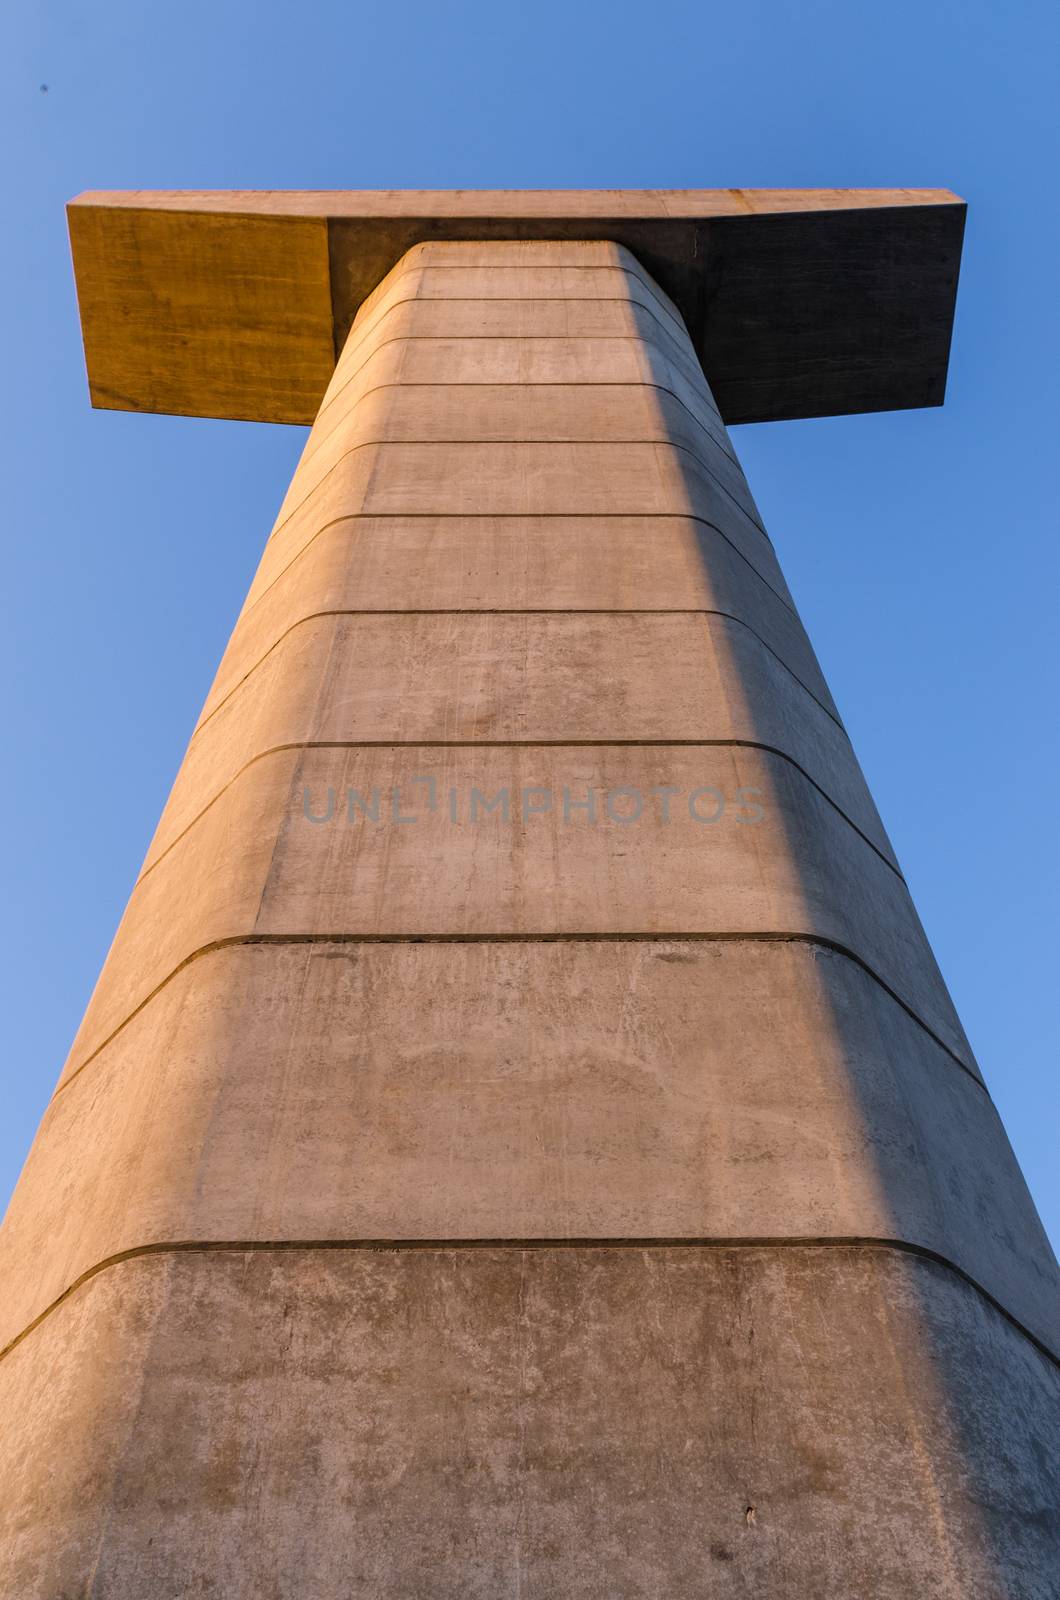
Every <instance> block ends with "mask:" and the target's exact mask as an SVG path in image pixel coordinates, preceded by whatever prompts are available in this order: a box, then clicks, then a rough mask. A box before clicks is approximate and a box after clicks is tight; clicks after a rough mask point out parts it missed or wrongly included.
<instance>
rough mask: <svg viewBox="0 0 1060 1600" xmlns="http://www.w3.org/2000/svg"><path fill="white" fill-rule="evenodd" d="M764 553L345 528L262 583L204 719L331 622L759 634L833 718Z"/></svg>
mask: <svg viewBox="0 0 1060 1600" xmlns="http://www.w3.org/2000/svg"><path fill="white" fill-rule="evenodd" d="M765 548H766V547H763V553H764V552H765ZM768 554H769V558H770V559H769V560H767V561H763V562H762V563H761V566H760V568H756V567H754V566H752V565H751V564H750V563H749V562H748V561H747V560H746V559H745V557H744V556H742V555H741V554H740V553H739V552H738V551H737V549H736V548H735V547H734V546H733V545H732V544H731V543H730V542H729V540H728V539H727V538H726V536H725V534H724V533H723V532H721V530H720V529H717V528H713V527H711V526H710V525H709V524H706V523H696V522H693V521H692V520H690V519H687V518H680V517H655V518H653V517H584V518H583V517H578V518H574V517H461V518H456V519H454V518H448V517H418V518H415V519H412V518H388V517H345V518H340V519H339V520H338V521H337V522H333V523H329V524H327V525H326V526H324V527H322V528H321V529H320V530H319V532H318V533H316V534H315V535H314V536H313V537H312V539H311V540H310V541H309V543H308V544H307V545H306V546H305V548H304V549H302V550H301V551H300V552H299V553H298V554H297V555H296V556H295V557H294V559H293V560H292V561H291V562H290V563H289V565H288V566H286V567H284V568H283V569H281V570H276V568H275V567H274V566H270V574H269V577H268V579H267V580H266V581H263V582H261V583H256V584H255V587H254V591H253V597H252V598H251V599H250V600H249V601H248V603H247V605H246V607H245V608H244V611H243V614H242V616H241V617H240V619H239V626H238V628H237V629H236V630H235V632H234V633H233V635H232V638H231V641H230V643H229V646H228V649H227V650H226V651H225V655H224V659H223V661H222V662H221V666H220V669H219V671H218V674H217V678H216V680H215V681H214V684H213V687H212V689H211V690H210V694H209V696H208V698H207V701H206V705H205V707H204V710H203V717H204V718H205V717H207V716H209V715H211V714H212V712H213V711H214V710H215V709H216V707H217V705H218V704H219V703H220V701H221V700H223V699H224V698H225V697H226V696H227V695H228V694H230V693H231V692H232V690H233V689H234V688H235V687H236V685H237V684H238V683H240V682H241V681H242V679H243V678H244V677H245V676H246V675H247V673H249V672H250V671H251V670H252V669H253V668H254V667H255V666H256V665H257V663H258V662H259V661H261V660H262V658H263V657H264V656H265V655H266V654H267V653H268V652H269V650H271V649H272V648H273V646H274V645H276V644H277V643H278V641H279V640H280V639H281V638H282V636H283V635H284V634H285V633H287V632H288V631H289V630H290V629H291V628H293V627H295V626H297V624H299V623H301V622H303V621H305V620H306V618H308V617H316V616H322V615H324V614H326V613H336V612H358V613H372V612H378V611H382V612H386V611H414V612H435V611H441V612H446V611H450V612H452V611H466V612H476V611H479V612H489V611H506V612H519V611H538V612H542V611H543V612H555V611H559V612H568V611H574V612H578V611H580V612H592V611H606V612H634V613H637V612H653V611H663V612H666V611H671V612H674V611H683V612H687V611H690V610H691V611H700V612H707V611H714V612H718V613H720V614H721V615H723V616H729V617H732V618H734V619H735V620H736V621H738V622H742V623H743V624H744V625H745V626H747V627H749V628H751V629H752V630H753V632H754V633H755V634H756V636H757V637H758V638H760V639H761V640H762V642H763V644H765V645H766V646H767V647H768V648H769V649H770V650H771V651H772V652H773V654H774V655H775V656H777V657H778V658H779V659H780V660H781V661H782V662H783V663H784V665H785V666H786V667H787V668H788V670H789V671H790V672H791V673H793V675H794V676H795V677H796V678H798V679H799V680H800V681H801V682H802V683H804V684H805V685H806V686H807V688H808V689H809V690H810V692H811V694H812V695H813V697H814V698H815V699H816V700H819V701H820V702H821V703H822V704H823V705H824V706H825V707H826V708H827V709H829V710H830V711H831V712H832V713H833V715H837V713H836V710H835V706H834V703H833V701H832V698H831V695H830V694H829V691H828V686H827V684H826V683H825V680H824V676H823V674H822V672H821V669H820V666H819V665H818V662H817V658H816V656H815V655H814V653H813V650H812V648H811V646H810V642H809V640H808V639H807V637H806V633H805V630H804V629H803V627H802V625H801V623H800V622H799V619H798V617H797V615H796V614H795V611H794V608H793V606H792V604H791V600H790V597H789V596H788V594H787V591H786V589H785V587H784V584H783V580H782V578H781V576H780V573H779V570H778V569H777V568H776V563H775V560H774V559H773V558H772V552H771V551H769V552H768Z"/></svg>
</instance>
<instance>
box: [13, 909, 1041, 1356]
mask: <svg viewBox="0 0 1060 1600" xmlns="http://www.w3.org/2000/svg"><path fill="white" fill-rule="evenodd" d="M752 1017H753V1018H756V1019H757V1020H756V1023H755V1025H754V1026H751V1025H749V1020H748V1019H749V1018H752ZM293 1042H296V1045H297V1048H293ZM163 1134H164V1136H162V1135H163ZM454 1234H455V1235H459V1236H460V1237H464V1238H472V1239H507V1238H513V1239H514V1238H522V1239H550V1238H551V1239H567V1238H594V1239H623V1238H635V1239H651V1238H664V1239H671V1238H715V1239H719V1238H721V1239H724V1238H743V1239H755V1238H781V1237H785V1236H787V1237H791V1238H803V1239H813V1238H818V1237H831V1238H869V1239H872V1238H876V1239H901V1240H906V1241H909V1242H911V1243H914V1244H917V1245H920V1246H922V1247H923V1248H925V1249H928V1250H932V1251H935V1252H936V1253H938V1254H940V1255H942V1256H945V1257H946V1258H948V1259H949V1260H952V1261H953V1262H954V1263H956V1264H957V1265H958V1266H959V1267H961V1268H962V1269H963V1270H964V1271H965V1272H967V1273H968V1274H969V1275H970V1276H971V1277H972V1278H974V1279H975V1280H976V1281H977V1282H979V1283H980V1284H982V1285H983V1287H984V1288H985V1289H986V1290H988V1292H989V1293H990V1294H992V1295H993V1296H994V1297H995V1298H996V1299H998V1300H1000V1301H1002V1302H1003V1303H1004V1304H1005V1305H1006V1306H1007V1307H1008V1309H1009V1310H1010V1311H1011V1313H1012V1314H1013V1315H1014V1316H1017V1317H1018V1318H1019V1319H1020V1321H1021V1322H1023V1323H1024V1324H1025V1325H1026V1326H1028V1327H1029V1328H1030V1329H1031V1330H1032V1331H1034V1332H1035V1333H1036V1334H1037V1336H1038V1337H1040V1338H1041V1339H1043V1340H1046V1341H1049V1340H1050V1339H1051V1338H1053V1337H1054V1334H1055V1329H1056V1326H1057V1323H1058V1321H1060V1315H1058V1312H1060V1297H1058V1292H1057V1283H1056V1276H1055V1274H1054V1273H1053V1272H1052V1271H1051V1259H1050V1255H1049V1249H1048V1245H1047V1244H1046V1242H1045V1239H1044V1237H1043V1234H1042V1230H1041V1227H1040V1224H1039V1223H1038V1220H1037V1217H1036V1216H1035V1214H1034V1210H1033V1207H1032V1206H1031V1204H1030V1202H1029V1200H1028V1197H1027V1193H1026V1188H1025V1186H1024V1183H1023V1179H1022V1177H1021V1175H1020V1173H1019V1170H1018V1168H1017V1166H1016V1163H1015V1160H1014V1159H1013V1156H1012V1153H1011V1151H1010V1149H1009V1147H1008V1144H1007V1141H1006V1139H1005V1136H1004V1132H1003V1130H1002V1128H1001V1124H1000V1122H999V1120H998V1117H997V1113H996V1111H995V1110H994V1108H993V1106H992V1104H991V1102H990V1100H989V1097H988V1096H987V1095H986V1093H985V1091H984V1090H983V1088H982V1087H981V1086H980V1085H979V1084H977V1083H976V1082H975V1081H974V1080H973V1079H972V1078H970V1077H969V1076H968V1075H967V1074H966V1073H964V1072H962V1071H961V1070H960V1069H959V1068H958V1067H957V1066H956V1065H955V1064H954V1062H953V1061H952V1060H951V1058H950V1057H949V1056H947V1055H946V1054H945V1052H944V1051H943V1050H941V1049H940V1048H939V1046H938V1045H937V1044H935V1043H934V1041H933V1040H932V1039H931V1038H930V1036H929V1035H928V1034H927V1033H925V1032H924V1030H923V1029H922V1028H920V1027H919V1026H918V1025H917V1024H916V1023H915V1022H914V1021H913V1020H912V1019H911V1018H910V1017H909V1016H908V1015H907V1014H906V1013H905V1012H904V1011H902V1010H901V1008H900V1007H898V1006H896V1005H895V1004H894V1003H893V1002H892V1001H891V1000H890V999H889V998H888V996H887V995H886V994H884V992H883V991H882V990H881V989H880V987H879V985H878V984H876V983H874V982H873V981H872V979H871V978H869V977H868V976H867V975H866V974H865V972H864V971H862V970H861V969H860V968H859V967H857V966H856V965H855V964H854V963H853V962H851V961H849V960H847V959H845V958H844V957H842V956H839V955H836V954H834V953H832V952H830V951H828V950H822V949H820V948H817V947H814V946H811V945H803V944H794V943H788V944H781V945H775V944H762V943H755V942H750V943H743V942H724V943H716V944H710V943H687V942H686V943H682V942H680V941H654V940H651V941H643V942H638V943H618V944H599V943H598V944H591V943H586V942H583V941H564V942H561V943H556V944H520V943H505V944H458V945H425V944H398V945H358V944H343V943H335V944H327V943H320V944H293V945H292V944H288V945H279V946H276V945H233V946H229V947H227V948H225V949H222V950H216V951H214V952H212V953H211V954H210V955H207V956H203V957H202V958H201V959H200V960H198V961H195V962H193V963H192V964H191V965H190V966H187V967H185V968H184V969H183V970H182V971H181V972H180V973H178V975H177V976H176V977H175V978H174V979H173V981H172V983H170V984H169V985H167V986H166V988H165V989H163V990H162V991H161V993H160V994H159V995H158V996H157V998H156V999H155V1001H154V1002H153V1003H152V1004H151V1005H149V1006H145V1007H144V1009H143V1010H142V1011H140V1012H139V1013H138V1014H137V1015H136V1016H135V1017H134V1018H133V1019H132V1020H131V1021H130V1023H129V1025H128V1027H126V1028H125V1029H123V1030H122V1031H121V1033H119V1034H118V1035H117V1036H116V1038H114V1039H113V1040H112V1041H111V1042H110V1044H109V1045H107V1046H106V1048H105V1049H104V1050H103V1051H102V1052H101V1054H100V1055H99V1056H97V1057H96V1059H95V1060H94V1061H92V1062H91V1063H90V1064H89V1066H87V1067H86V1068H85V1070H84V1071H83V1072H82V1073H80V1074H79V1075H78V1077H77V1078H75V1079H74V1080H73V1081H72V1082H71V1083H70V1084H69V1086H68V1087H67V1088H66V1089H65V1090H64V1091H63V1092H62V1093H61V1094H59V1095H58V1096H57V1097H56V1099H55V1101H54V1102H53V1104H52V1106H51V1108H50V1109H49V1111H48V1113H47V1116H46V1119H45V1124H44V1128H43V1130H42V1133H41V1137H40V1138H39V1139H38V1141H37V1144H36V1146H35V1148H34V1151H33V1153H32V1155H31V1157H30V1161H29V1163H28V1165H27V1168H26V1172H25V1176H24V1178H23V1182H22V1185H21V1187H20V1189H19V1192H18V1195H17V1197H16V1200H15V1202H14V1204H13V1206H12V1210H11V1213H10V1214H9V1217H8V1220H7V1223H6V1228H5V1233H4V1236H3V1263H4V1275H5V1278H6V1279H7V1281H9V1282H10V1283H11V1285H12V1293H11V1294H10V1296H9V1297H8V1300H7V1304H6V1305H5V1307H4V1311H3V1320H2V1321H0V1348H2V1347H3V1345H4V1344H5V1343H6V1342H7V1340H9V1339H10V1338H12V1337H14V1336H16V1335H17V1334H18V1333H19V1332H20V1330H21V1329H22V1328H23V1327H25V1326H27V1325H28V1324H29V1323H30V1322H31V1321H32V1320H33V1319H34V1318H35V1317H37V1316H39V1315H40V1314H41V1313H42V1312H43V1311H45V1310H47V1308H48V1307H49V1306H50V1305H51V1304H52V1303H53V1302H54V1301H55V1300H56V1299H57V1297H58V1296H59V1295H60V1294H62V1293H63V1291H64V1290H65V1289H66V1287H67V1286H68V1285H69V1284H71V1283H73V1282H75V1281H76V1280H77V1279H78V1278H79V1277H80V1276H81V1274H82V1273H83V1272H86V1271H89V1270H90V1269H91V1268H92V1267H93V1266H94V1265H95V1264H96V1263H97V1262H99V1261H104V1260H107V1259H108V1258H110V1257H112V1256H115V1255H119V1254H121V1253H122V1252H124V1251H126V1250H130V1249H135V1248H137V1247H139V1246H141V1245H143V1244H144V1243H162V1242H165V1241H167V1240H168V1241H172V1240H181V1239H200V1240H215V1241H225V1240H228V1241H231V1240H244V1239H245V1240H258V1241H267V1240H276V1239H287V1240H291V1239H302V1240H313V1239H330V1240H343V1239H445V1238H450V1237H453V1236H454Z"/></svg>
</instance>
